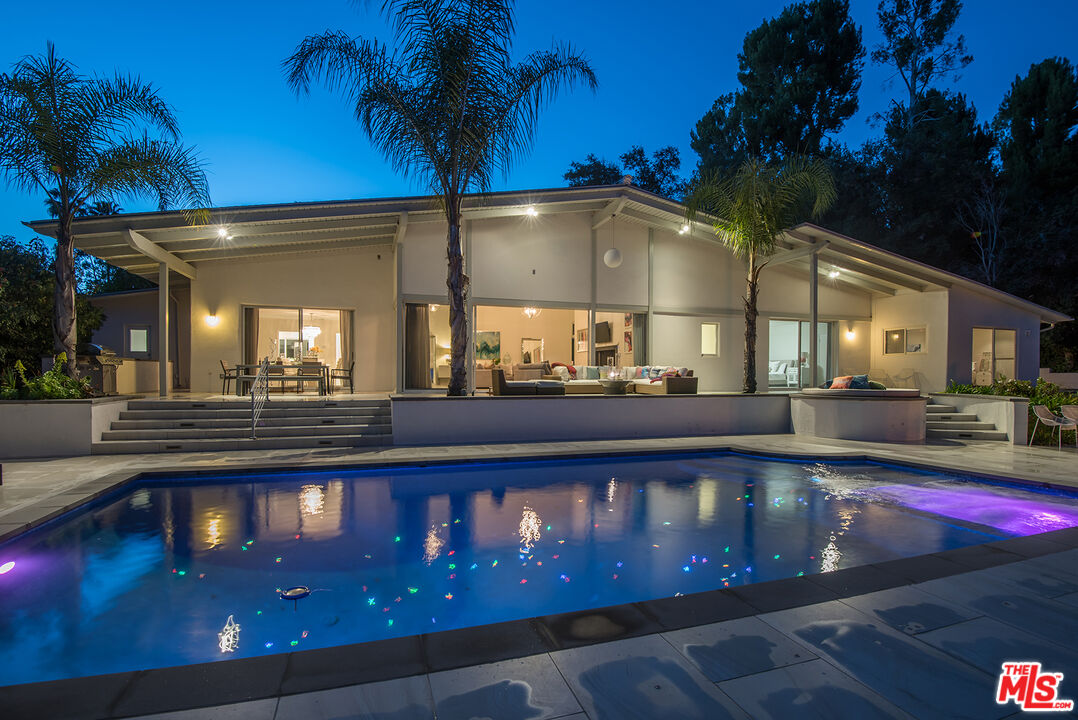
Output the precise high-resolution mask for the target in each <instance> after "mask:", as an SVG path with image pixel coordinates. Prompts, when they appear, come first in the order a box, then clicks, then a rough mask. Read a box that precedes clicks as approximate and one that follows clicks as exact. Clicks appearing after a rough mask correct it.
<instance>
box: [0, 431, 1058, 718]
mask: <svg viewBox="0 0 1078 720" xmlns="http://www.w3.org/2000/svg"><path fill="white" fill-rule="evenodd" d="M701 451H703V452H729V453H737V454H744V455H753V456H757V457H771V458H775V459H784V460H814V461H824V462H826V461H834V460H840V461H855V462H856V461H869V462H876V463H881V464H885V465H891V466H894V465H902V466H907V467H911V468H915V469H928V470H937V471H939V470H943V471H944V472H955V473H960V474H963V475H966V476H972V477H976V478H981V479H986V480H990V481H996V482H1006V483H1012V484H1017V485H1029V486H1034V487H1039V488H1048V489H1062V490H1067V491H1070V492H1073V491H1074V488H1073V487H1071V486H1067V485H1053V484H1051V483H1046V482H1043V481H1040V480H1036V481H1030V480H1028V479H1023V478H1015V477H1010V476H1002V475H997V474H990V473H983V472H971V471H968V470H959V469H952V468H946V467H941V466H940V465H939V464H929V463H922V462H914V461H909V462H907V461H905V460H902V461H896V460H895V459H893V458H880V457H873V456H872V454H871V453H862V452H855V453H850V454H848V455H846V454H843V455H838V454H831V455H826V456H823V455H814V454H805V453H781V452H762V451H760V450H756V449H744V448H737V447H735V446H733V445H723V446H710V447H700V448H680V447H679V448H676V449H673V448H672V449H668V450H663V449H652V450H645V451H629V452H625V451H620V452H618V451H603V452H596V451H591V452H588V451H582V452H571V451H569V452H562V453H558V454H557V455H556V456H552V455H551V454H550V453H546V454H543V455H519V456H518V455H510V456H505V457H489V458H431V459H426V460H419V461H417V460H414V459H413V460H408V459H404V458H401V459H397V460H386V459H384V458H383V459H380V460H375V459H373V458H372V459H371V461H369V462H355V461H354V460H353V461H351V462H347V463H341V464H324V463H317V464H315V463H309V464H299V465H293V466H258V465H254V466H245V467H215V468H206V469H199V470H191V469H184V468H182V467H177V468H164V469H155V470H153V471H124V472H119V473H114V474H112V475H108V476H105V477H102V478H98V479H96V480H93V481H89V482H87V483H84V484H83V485H80V486H78V488H75V489H72V490H69V491H68V492H65V493H62V494H61V495H59V496H55V497H54V498H50V499H47V500H45V501H42V502H41V503H39V504H38V505H36V506H31V507H29V508H23V509H21V510H19V511H17V512H16V513H14V514H21V513H31V512H32V511H34V509H35V508H36V509H37V510H38V511H39V512H42V511H43V512H44V514H42V515H40V516H39V517H37V518H36V519H30V520H28V521H27V522H26V524H25V525H24V526H22V527H19V528H18V529H17V530H9V531H7V532H5V533H4V534H3V535H0V542H2V541H5V540H8V539H11V538H12V537H15V536H16V535H19V534H22V533H23V532H26V531H27V530H30V529H32V528H34V527H38V526H39V525H42V524H44V523H46V522H49V521H51V520H54V519H56V518H57V517H59V516H61V515H63V514H65V513H68V512H71V511H72V510H75V509H77V508H79V507H81V506H82V505H84V504H86V503H89V502H93V501H94V500H97V499H98V498H100V497H102V496H104V495H106V494H111V493H114V492H117V491H119V490H120V489H122V488H123V487H125V486H127V485H130V484H132V483H134V482H136V481H138V480H142V479H152V478H161V477H171V476H175V475H176V474H177V473H182V474H183V475H185V476H188V477H190V476H198V475H222V474H226V475H245V474H264V473H268V472H288V471H297V472H310V471H319V472H321V471H334V470H345V469H363V468H367V469H370V468H378V467H386V468H390V467H401V466H408V467H426V466H438V465H459V464H462V463H469V464H470V463H488V462H506V461H528V460H535V459H552V458H553V457H576V458H585V457H586V458H603V457H616V456H625V455H633V456H640V455H671V454H685V453H692V452H701ZM80 490H82V491H84V494H82V496H81V497H82V499H81V500H75V499H74V498H73V497H72V496H74V495H76V494H79V491H80ZM63 496H67V497H68V498H70V499H71V500H72V502H70V503H67V504H65V503H64V502H61V504H60V505H56V504H55V503H56V502H60V501H61V500H62V499H63ZM50 501H51V503H52V504H51V505H50ZM1073 548H1078V527H1074V528H1066V529H1062V530H1055V531H1050V532H1047V533H1040V534H1036V535H1029V536H1025V537H1019V538H1008V539H1004V540H996V541H991V542H988V543H984V544H980V545H972V546H969V547H964V548H957V549H954V550H945V551H941V552H938V553H929V554H925V555H918V556H913V557H908V558H901V559H897V560H889V561H884V562H880V563H869V564H867V565H858V566H855V567H851V568H844V569H842V570H837V571H835V572H831V573H815V574H811V575H804V576H799V577H792V578H784V579H780V580H772V581H768V582H761V583H752V584H749V585H741V586H737V587H733V588H723V589H721V590H709V591H704V592H699V593H691V594H687V595H681V596H675V597H669V598H659V599H655V600H646V601H639V602H633V603H625V604H621V605H613V606H608V607H603V608H593V609H588V610H579V611H573V612H568V613H561V614H556V615H547V616H538V617H531V618H526V619H520V620H511V621H507V622H500V623H494V624H489V625H477V626H473V627H468V628H460V629H456V630H445V631H439V632H434V633H424V634H421V635H411V636H404V637H400V638H390V639H386V640H374V641H369V642H363V643H354V644H348V645H339V646H334V647H330V648H319V649H313V650H301V651H293V652H288V653H277V654H273V655H263V656H258V657H253V658H240V659H235V660H218V661H213V662H208V663H198V664H193V665H180V666H174V667H168V668H155V669H149V670H135V671H129V672H123V673H114V674H108V675H94V676H85V677H79V678H70V679H64V680H50V681H43V682H36V683H26V684H20V685H9V686H0V695H2V696H3V698H4V702H3V705H4V709H5V717H8V718H18V717H28V718H36V717H41V716H43V715H48V716H49V717H56V718H61V717H62V718H84V717H92V718H122V717H130V716H136V715H144V714H150V713H159V712H169V711H177V710H190V709H196V708H202V707H210V706H216V705H224V704H228V703H235V702H241V701H246V700H256V699H260V698H267V697H277V696H280V695H292V694H297V693H305V692H313V691H318V690H328V689H332V688H337V687H343V686H348V685H355V684H359V683H366V682H376V681H382V680H391V679H395V678H401V677H408V676H411V675H418V674H424V673H429V672H438V671H441V670H449V669H453V668H458V667H466V666H470V665H479V664H484V663H489V662H496V661H500V660H508V659H513V658H518V657H524V656H527V655H534V654H537V653H544V652H552V651H556V650H564V649H567V648H572V647H580V646H584V645H591V644H598V643H603V642H611V641H615V640H621V639H625V638H630V637H638V636H643V635H649V634H654V633H660V632H667V631H670V630H677V629H683V628H687V627H693V626H697V625H706V624H710V623H715V622H721V621H724V620H732V619H736V618H740V617H747V616H750V615H755V614H758V613H764V612H773V611H777V610H785V609H790V608H796V607H801V606H804V605H810V604H814V603H818V602H825V601H828V600H836V599H841V598H847V597H853V596H856V595H861V594H864V593H868V592H875V591H877V590H884V589H888V588H893V587H899V586H902V585H909V584H913V583H917V582H923V581H926V580H932V579H937V578H944V577H950V576H953V575H958V574H961V573H965V572H971V571H974V570H980V569H984V568H987V567H993V566H995V565H1001V564H1006V563H1010V562H1016V561H1020V560H1024V559H1028V558H1033V557H1040V556H1042V555H1048V554H1051V553H1055V552H1062V551H1065V550H1069V549H1073Z"/></svg>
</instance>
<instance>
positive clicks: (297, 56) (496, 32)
mask: <svg viewBox="0 0 1078 720" xmlns="http://www.w3.org/2000/svg"><path fill="white" fill-rule="evenodd" d="M513 5H514V3H513V2H512V0H385V1H384V2H383V3H382V13H383V14H384V15H385V16H386V18H387V20H388V21H389V24H390V26H391V27H392V29H393V31H394V43H395V47H394V48H392V49H391V48H390V47H388V46H386V45H383V44H381V43H379V42H378V41H377V40H373V39H367V38H362V37H357V38H352V37H349V36H348V35H346V34H344V33H341V32H327V33H324V34H322V35H312V36H310V37H307V38H305V39H304V40H303V42H302V43H300V44H299V46H298V47H297V48H296V51H295V52H294V53H293V54H292V56H291V57H290V58H288V59H287V60H285V62H284V67H285V70H286V73H287V75H288V83H289V85H290V86H291V88H292V89H293V90H294V91H295V92H296V93H297V94H300V93H307V92H309V90H310V85H311V83H312V81H315V82H318V81H320V82H322V83H323V84H324V85H325V86H326V88H327V89H328V90H330V91H331V92H339V93H340V94H341V95H342V96H343V97H344V99H345V100H346V101H347V102H348V103H349V104H350V105H351V106H352V110H353V112H354V113H355V116H356V119H357V120H358V121H359V123H360V125H361V126H362V128H363V131H364V132H365V133H366V135H367V137H368V138H369V139H370V140H371V142H372V143H373V144H374V145H375V146H376V147H377V148H378V149H379V150H380V151H381V152H382V154H383V155H384V156H385V157H386V158H387V159H388V160H389V161H390V163H392V165H393V167H394V168H395V169H396V170H398V171H399V172H401V173H403V174H404V175H406V176H407V175H413V176H417V177H418V178H419V179H420V180H421V181H423V182H425V183H426V184H428V185H429V187H430V188H431V191H432V192H433V193H435V194H437V195H439V196H440V198H441V201H442V209H443V211H444V212H445V218H446V222H447V224H448V230H447V237H446V244H447V256H448V272H447V278H446V286H447V288H448V291H449V293H448V294H449V324H450V328H451V333H452V335H451V338H452V339H451V346H452V354H451V358H452V359H451V374H450V381H449V395H463V394H465V393H466V392H467V377H468V376H467V372H466V369H465V353H466V351H467V344H468V328H467V317H466V315H465V295H466V292H467V287H468V278H467V277H465V275H464V265H463V257H462V255H461V243H460V221H461V202H462V200H463V199H464V195H465V193H467V192H470V191H471V192H475V191H479V192H482V191H485V190H487V189H489V187H490V182H491V179H492V177H493V176H494V175H495V173H497V172H498V171H501V172H502V173H507V172H508V169H509V166H510V164H511V163H512V161H514V160H516V159H519V158H520V157H521V156H522V155H523V154H524V153H525V152H526V151H527V150H528V149H529V148H530V146H531V142H532V137H533V135H534V130H535V125H536V122H537V121H538V117H539V111H540V109H541V108H542V107H543V105H544V104H545V103H547V102H550V101H552V100H553V99H554V97H555V96H556V95H557V93H558V91H559V90H560V89H561V87H562V86H563V85H568V86H569V87H572V86H573V85H575V84H576V83H584V84H585V85H587V86H588V87H590V88H591V89H592V90H594V89H595V88H596V86H597V83H596V80H595V73H594V72H593V71H592V69H591V67H590V66H589V65H588V62H587V60H586V59H585V58H584V56H583V55H581V54H579V53H575V52H573V51H572V50H571V49H570V48H569V47H568V46H559V47H556V48H554V49H552V50H549V51H540V52H534V53H531V54H530V55H528V56H526V57H525V58H524V59H523V60H522V61H521V62H520V63H519V64H514V63H512V62H511V60H510V50H511V47H512V41H513V35H514V26H513V15H514V9H513Z"/></svg>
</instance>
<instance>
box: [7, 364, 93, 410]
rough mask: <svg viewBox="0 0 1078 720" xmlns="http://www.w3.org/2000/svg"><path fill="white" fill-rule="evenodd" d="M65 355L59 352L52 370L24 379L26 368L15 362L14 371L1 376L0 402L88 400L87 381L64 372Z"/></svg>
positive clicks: (88, 382) (9, 370) (88, 384)
mask: <svg viewBox="0 0 1078 720" xmlns="http://www.w3.org/2000/svg"><path fill="white" fill-rule="evenodd" d="M66 362H67V354H66V353H60V354H59V355H57V356H56V358H55V360H54V361H53V364H52V369H51V370H48V371H46V372H43V373H41V374H40V375H36V376H34V377H30V378H28V377H26V366H25V365H23V364H22V361H21V360H16V361H15V368H14V370H11V369H8V370H5V371H4V373H3V376H2V377H0V399H4V400H77V399H79V398H86V397H91V396H92V395H93V391H92V390H91V389H90V381H89V380H87V379H86V378H79V379H73V378H69V377H68V376H67V375H66V374H65V373H64V369H63V368H64V364H65V363H66Z"/></svg>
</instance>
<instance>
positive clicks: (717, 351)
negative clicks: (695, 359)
mask: <svg viewBox="0 0 1078 720" xmlns="http://www.w3.org/2000/svg"><path fill="white" fill-rule="evenodd" d="M719 325H720V323H717V322H711V321H702V322H701V323H700V357H720V349H721V347H720V344H719V338H720V336H719ZM707 327H713V328H714V329H715V330H714V333H715V336H714V339H715V352H705V351H704V340H705V338H704V330H705V328H707Z"/></svg>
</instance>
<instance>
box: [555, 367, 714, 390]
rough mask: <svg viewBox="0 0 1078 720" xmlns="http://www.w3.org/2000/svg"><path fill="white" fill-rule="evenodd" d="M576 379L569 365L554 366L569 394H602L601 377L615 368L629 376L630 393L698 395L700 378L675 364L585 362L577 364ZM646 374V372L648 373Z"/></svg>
mask: <svg viewBox="0 0 1078 720" xmlns="http://www.w3.org/2000/svg"><path fill="white" fill-rule="evenodd" d="M575 369H576V378H575V379H574V378H573V377H572V376H571V374H570V372H569V369H568V368H567V367H564V366H560V367H554V368H553V374H552V375H551V376H550V377H558V378H560V379H561V381H562V383H563V384H564V385H565V393H566V394H567V395H599V394H602V392H603V387H602V385H600V384H599V380H600V379H602V378H606V377H609V376H610V373H611V370H614V372H615V373H616V375H617V376H618V377H622V378H627V379H628V380H629V385H628V387H627V388H626V389H625V391H626V393H641V394H644V395H695V394H696V391H697V387H698V383H699V379H698V378H696V377H694V376H693V371H692V370H689V369H687V368H673V367H666V366H656V367H655V368H654V372H652V368H650V367H646V366H645V367H637V366H629V367H620V368H612V367H611V366H609V365H606V366H601V365H600V366H596V365H582V366H578V367H576V368H575ZM645 374H646V376H645Z"/></svg>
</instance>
